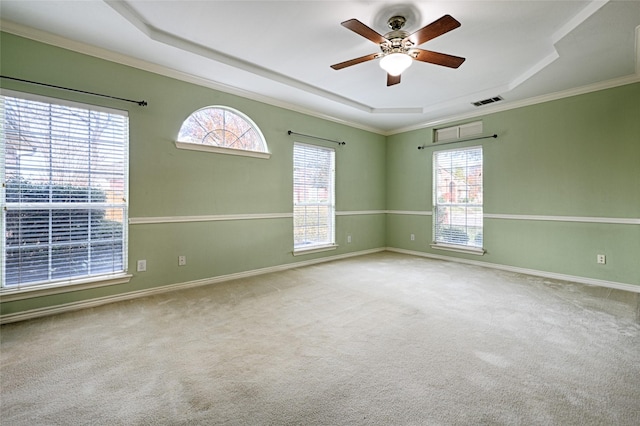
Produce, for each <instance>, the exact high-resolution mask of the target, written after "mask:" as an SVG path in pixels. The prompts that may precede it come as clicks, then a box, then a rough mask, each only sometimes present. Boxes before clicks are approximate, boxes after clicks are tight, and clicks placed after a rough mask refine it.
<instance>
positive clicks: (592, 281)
mask: <svg viewBox="0 0 640 426" xmlns="http://www.w3.org/2000/svg"><path fill="white" fill-rule="evenodd" d="M386 250H387V251H391V252H395V253H402V254H410V255H413V256H421V257H428V258H431V259H438V260H446V261H450V262H458V263H466V264H468V265H474V266H482V267H485V268H492V269H500V270H502V271H508V272H516V273H519V274H526V275H534V276H538V277H543V278H551V279H554V280H560V281H570V282H575V283H579V284H587V285H593V286H598V287H606V288H614V289H616V290H624V291H630V292H632V293H640V285H633V284H626V283H619V282H616V281H607V280H599V279H596V278H589V277H581V276H577V275H567V274H559V273H556V272H548V271H539V270H537V269H528V268H520V267H518V266H509V265H501V264H499V263H490V262H481V261H478V260H469V259H462V258H459V257H451V256H443V255H440V254H433V253H424V252H421V251H414V250H405V249H400V248H393V247H387V248H386Z"/></svg>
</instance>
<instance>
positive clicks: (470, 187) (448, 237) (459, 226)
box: [431, 145, 485, 255]
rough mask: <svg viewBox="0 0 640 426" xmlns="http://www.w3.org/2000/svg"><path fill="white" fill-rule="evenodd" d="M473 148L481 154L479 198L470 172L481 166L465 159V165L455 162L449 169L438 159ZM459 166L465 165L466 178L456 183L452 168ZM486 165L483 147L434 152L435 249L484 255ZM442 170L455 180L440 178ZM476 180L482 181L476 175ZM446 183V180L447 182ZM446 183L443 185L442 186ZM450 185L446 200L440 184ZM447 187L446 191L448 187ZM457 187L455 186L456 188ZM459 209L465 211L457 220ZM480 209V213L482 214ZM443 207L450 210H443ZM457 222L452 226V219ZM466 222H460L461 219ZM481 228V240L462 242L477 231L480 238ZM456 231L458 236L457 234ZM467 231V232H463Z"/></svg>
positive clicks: (470, 150) (433, 226) (432, 245)
mask: <svg viewBox="0 0 640 426" xmlns="http://www.w3.org/2000/svg"><path fill="white" fill-rule="evenodd" d="M472 151H476V152H477V151H479V153H480V165H479V166H480V176H479V187H480V194H479V197H478V195H477V187H478V185H477V182H476V184H475V185H474V184H471V183H470V179H469V175H468V173H469V172H470V171H472V172H476V171H477V169H473V168H474V167H477V164H476V163H472V164H469V163H468V162H465V163H464V164H462V163H459V164H455V165H454V164H453V163H452V164H451V166H450V167H449V168H447V167H441V168H439V167H438V158H439V157H440V158H441V157H443V156H445V155H448V154H451V153H467V152H472ZM454 166H456V167H455V168H460V167H464V178H462V179H460V178H458V180H459V182H458V183H457V184H456V183H455V182H454V180H455V178H454V175H455V174H454V173H452V172H451V171H450V170H452V169H453V168H454ZM483 168H484V158H483V149H482V146H481V145H479V146H471V147H464V148H457V149H447V150H438V151H434V153H433V215H432V220H433V223H432V230H433V243H432V244H431V247H432V248H436V249H443V250H450V251H456V252H461V253H470V254H477V255H483V254H484V253H485V250H484V248H483V244H484V235H483V233H484V223H483V222H484V220H483V195H482V194H483V191H484V183H483ZM440 170H442V171H443V173H448V174H450V175H451V179H448V180H443V181H442V182H440V181H441V180H440V179H439V178H438V172H439V171H440ZM475 180H476V181H477V180H478V177H477V176H476V178H475ZM445 182H446V183H445ZM440 184H442V185H440ZM445 185H447V188H448V191H447V192H445V195H444V196H443V197H442V198H443V199H442V200H440V199H439V196H438V194H439V192H440V191H439V189H441V188H439V186H442V187H444V186H445ZM447 188H444V189H443V190H446V189H447ZM452 188H454V189H452ZM474 189H475V192H476V195H475V197H473V198H474V200H473V201H472V200H470V195H469V194H470V193H472V192H474ZM459 193H462V194H463V196H462V197H461V198H458V197H459V195H458V194H459ZM454 209H456V210H458V211H460V210H462V211H463V213H462V214H461V215H460V214H459V215H458V216H457V217H456V218H455V219H454V218H453V210H454ZM478 209H479V214H478ZM443 210H444V211H446V213H443ZM474 210H475V212H476V214H475V215H473V214H470V211H474ZM478 216H479V219H480V223H479V224H478ZM442 221H448V223H449V224H450V226H449V227H448V231H449V232H448V233H445V232H444V231H445V228H443V227H441V226H440V225H441V222H442ZM454 221H457V222H458V223H456V224H455V226H451V224H452V222H454ZM461 221H462V222H463V223H460V222H461ZM470 223H471V224H470ZM478 228H479V229H480V234H479V235H480V241H479V242H478V241H477V239H476V238H474V239H473V240H472V241H469V240H470V239H467V240H466V241H464V242H463V241H460V240H461V238H469V236H470V234H472V233H473V232H476V237H477V235H478V234H477V229H478ZM454 233H455V234H456V235H454ZM463 234H464V235H463Z"/></svg>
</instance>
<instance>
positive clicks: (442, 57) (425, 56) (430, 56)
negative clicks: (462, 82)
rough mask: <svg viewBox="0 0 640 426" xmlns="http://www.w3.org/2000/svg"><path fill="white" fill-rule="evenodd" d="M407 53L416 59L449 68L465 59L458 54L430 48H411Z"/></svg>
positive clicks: (457, 65) (454, 66)
mask: <svg viewBox="0 0 640 426" xmlns="http://www.w3.org/2000/svg"><path fill="white" fill-rule="evenodd" d="M409 54H410V55H411V56H413V58H414V59H415V60H416V61H422V62H429V63H431V64H436V65H442V66H443V67H449V68H458V67H459V66H460V65H462V63H463V62H464V61H465V58H461V57H460V56H453V55H447V54H446V53H440V52H432V51H431V50H423V49H411V50H410V51H409Z"/></svg>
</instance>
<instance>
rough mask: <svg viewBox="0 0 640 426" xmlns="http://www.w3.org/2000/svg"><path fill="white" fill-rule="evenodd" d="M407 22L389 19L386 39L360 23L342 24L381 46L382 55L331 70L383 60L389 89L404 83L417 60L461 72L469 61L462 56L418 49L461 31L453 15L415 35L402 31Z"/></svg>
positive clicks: (368, 57) (334, 67) (397, 17)
mask: <svg viewBox="0 0 640 426" xmlns="http://www.w3.org/2000/svg"><path fill="white" fill-rule="evenodd" d="M406 22H407V20H406V19H405V18H404V16H393V17H391V18H389V20H388V21H387V23H388V25H389V28H391V31H390V32H388V33H387V34H385V35H384V36H383V35H381V34H378V33H377V32H376V31H374V30H372V29H371V28H369V27H368V26H366V25H365V24H363V23H362V22H360V21H358V20H357V19H349V20H348V21H344V22H343V23H342V24H341V25H342V26H343V27H345V28H348V29H350V30H351V31H353V32H355V33H357V34H360V35H361V36H362V37H364V38H367V39H369V40H371V41H372V42H374V43H378V44H379V45H380V50H381V51H382V52H381V53H372V54H371V55H366V56H362V57H360V58H355V59H351V60H349V61H345V62H340V63H339V64H335V65H331V68H333V69H334V70H340V69H342V68H346V67H350V66H352V65H356V64H360V63H362V62H367V61H371V60H373V59H378V58H382V59H381V60H380V67H382V69H384V70H385V71H387V86H393V85H394V84H398V83H400V75H401V74H402V72H403V71H404V70H406V69H407V68H409V66H410V65H411V63H412V62H413V60H416V61H421V62H429V63H432V64H436V65H442V66H445V67H449V68H458V67H459V66H460V65H461V64H462V63H463V62H464V61H465V58H461V57H459V56H453V55H447V54H446V53H439V52H433V51H431V50H423V49H417V48H416V47H415V46H418V45H420V44H422V43H425V42H427V41H429V40H432V39H434V38H436V37H439V36H441V35H442V34H444V33H447V32H449V31H451V30H454V29H456V28H458V27H459V26H460V22H458V21H457V20H455V19H454V18H453V17H451V15H444V16H443V17H442V18H440V19H437V20H435V21H433V22H432V23H430V24H429V25H427V26H425V27H423V28H421V29H419V30H418V31H416V32H414V33H413V34H409V33H408V32H407V31H404V30H403V29H402V27H403V26H404V24H405V23H406Z"/></svg>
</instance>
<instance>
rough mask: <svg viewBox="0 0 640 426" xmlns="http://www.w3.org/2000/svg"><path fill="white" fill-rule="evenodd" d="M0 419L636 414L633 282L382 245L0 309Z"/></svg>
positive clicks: (596, 419)
mask: <svg viewBox="0 0 640 426" xmlns="http://www.w3.org/2000/svg"><path fill="white" fill-rule="evenodd" d="M0 361H1V363H0V374H1V375H0V380H1V394H0V396H1V400H0V403H1V406H0V421H1V422H2V424H3V425H89V424H91V425H158V424H160V425H193V424H195V425H198V424H202V425H346V424H348V425H469V424H473V425H635V426H637V425H640V322H639V318H638V294H636V293H628V292H623V291H618V290H611V289H604V288H596V287H589V286H584V285H579V284H575V283H568V282H559V281H553V280H549V279H544V278H538V277H532V276H527V275H520V274H515V273H509V272H503V271H496V270H491V269H487V268H480V267H475V266H470V265H464V264H458V263H453V262H445V261H438V260H431V259H425V258H420V257H414V256H408V255H402V254H397V253H390V252H382V253H376V254H372V255H366V256H361V257H356V258H350V259H345V260H340V261H334V262H328V263H324V264H318V265H314V266H308V267H304V268H298V269H291V270H287V271H282V272H278V273H273V274H268V275H262V276H257V277H252V278H246V279H240V280H235V281H229V282H225V283H220V284H215V285H210V286H204V287H199V288H192V289H189V290H182V291H175V292H171V293H165V294H162V295H158V296H153V297H147V298H143V299H136V300H131V301H126V302H119V303H113V304H110V305H105V306H101V307H97V308H92V309H87V310H82V311H77V312H70V313H66V314H61V315H56V316H51V317H46V318H40V319H36V320H30V321H24V322H20V323H14V324H7V325H4V326H2V329H1V341H0Z"/></svg>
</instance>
